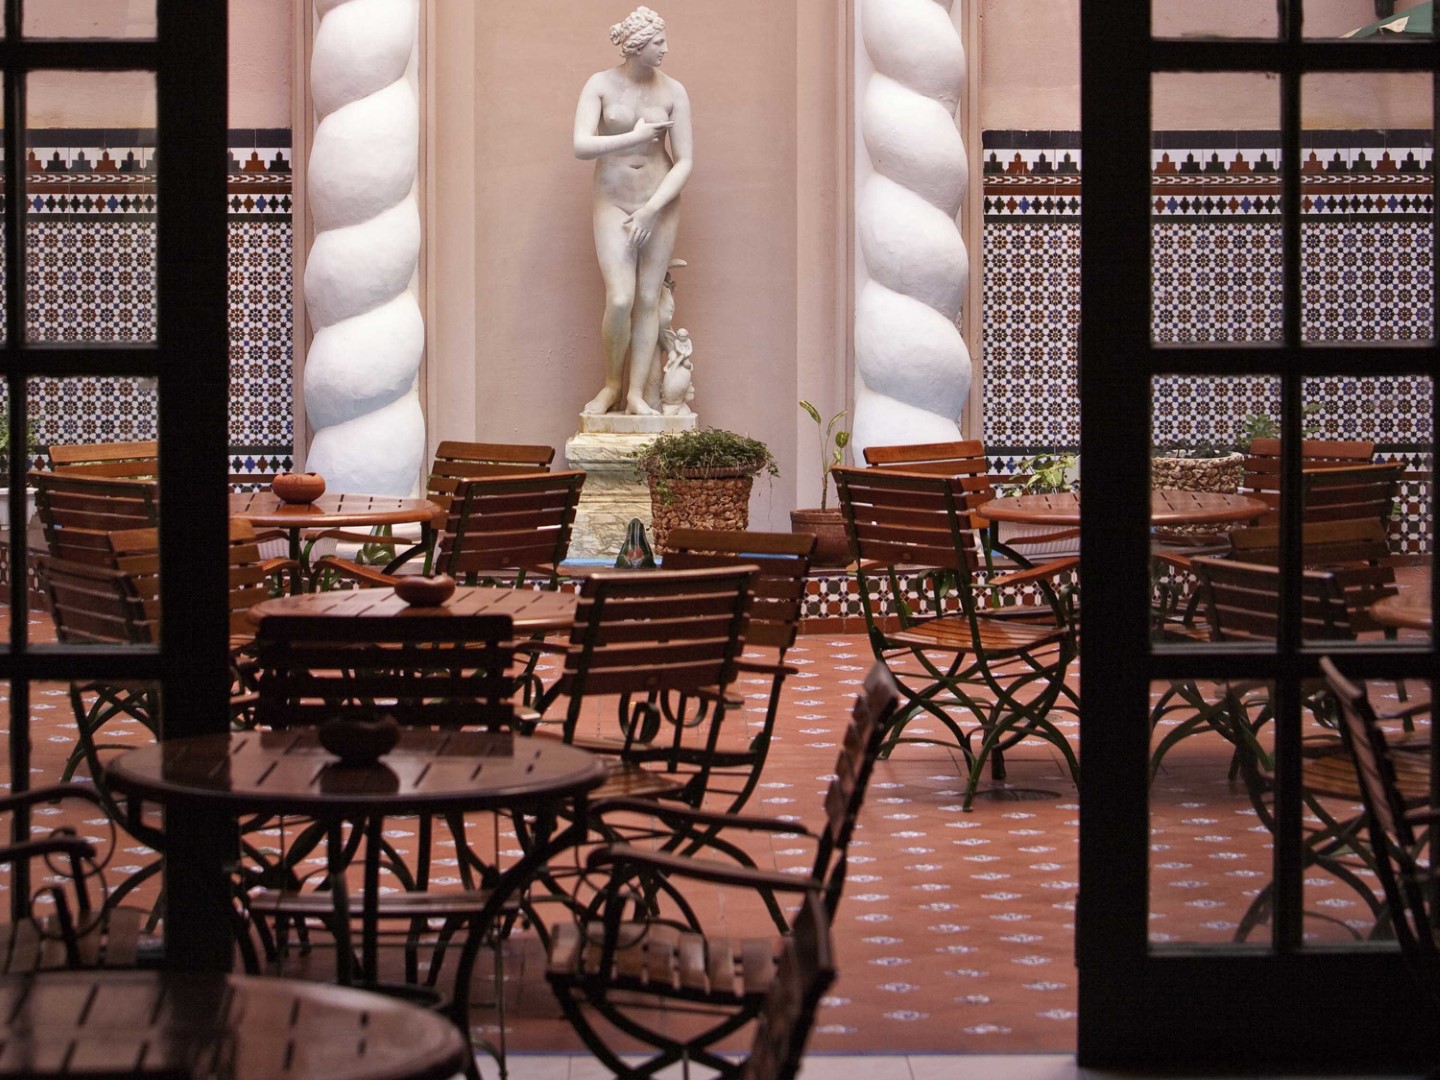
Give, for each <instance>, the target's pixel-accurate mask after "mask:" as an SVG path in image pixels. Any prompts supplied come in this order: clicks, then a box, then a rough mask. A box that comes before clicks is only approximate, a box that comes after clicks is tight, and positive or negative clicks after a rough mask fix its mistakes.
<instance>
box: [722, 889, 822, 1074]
mask: <svg viewBox="0 0 1440 1080" xmlns="http://www.w3.org/2000/svg"><path fill="white" fill-rule="evenodd" d="M832 949H833V947H832V945H831V940H830V920H829V919H828V918H826V915H825V908H824V906H823V905H822V904H821V903H820V901H819V898H818V897H816V895H815V894H814V893H805V894H804V899H803V900H802V901H801V904H800V910H799V911H798V912H797V913H796V915H795V921H794V923H793V924H792V926H791V929H790V933H789V934H788V935H787V936H786V938H785V940H784V941H783V942H782V944H781V951H780V960H779V963H778V965H777V969H776V972H775V980H774V982H772V983H771V985H770V989H769V991H768V992H767V993H766V995H765V1003H764V1005H763V1006H762V1008H761V1009H760V1014H759V1015H758V1016H757V1017H756V1022H755V1039H754V1042H753V1043H752V1044H751V1048H750V1057H749V1058H748V1059H747V1060H746V1062H745V1065H744V1068H743V1069H742V1071H741V1073H740V1075H741V1076H742V1077H744V1078H745V1080H793V1078H794V1076H795V1075H796V1073H797V1072H798V1071H799V1069H800V1058H801V1056H802V1055H803V1054H804V1052H805V1043H806V1041H807V1040H808V1039H809V1037H810V1029H811V1028H812V1027H814V1024H815V1013H816V1011H817V1010H818V1009H819V1007H820V999H821V998H822V997H823V996H824V994H825V991H826V990H828V989H829V988H830V986H831V984H832V983H833V982H834V981H835V961H834V958H833V951H832Z"/></svg>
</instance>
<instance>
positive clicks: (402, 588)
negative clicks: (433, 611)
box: [395, 574, 455, 607]
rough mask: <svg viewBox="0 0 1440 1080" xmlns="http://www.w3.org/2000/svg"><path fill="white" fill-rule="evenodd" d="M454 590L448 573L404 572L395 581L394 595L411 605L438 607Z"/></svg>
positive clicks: (453, 580) (453, 584)
mask: <svg viewBox="0 0 1440 1080" xmlns="http://www.w3.org/2000/svg"><path fill="white" fill-rule="evenodd" d="M454 592H455V579H454V578H453V577H451V576H450V575H449V574H430V575H428V576H426V575H421V574H406V575H405V576H403V577H401V578H399V579H398V580H397V581H396V582H395V595H396V596H398V597H399V598H400V599H401V600H404V601H405V603H407V604H409V605H411V606H412V607H439V606H440V605H441V604H443V603H445V601H446V600H449V599H450V597H451V596H452V595H453V594H454Z"/></svg>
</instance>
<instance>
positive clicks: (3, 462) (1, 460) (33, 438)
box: [0, 408, 40, 474]
mask: <svg viewBox="0 0 1440 1080" xmlns="http://www.w3.org/2000/svg"><path fill="white" fill-rule="evenodd" d="M25 452H26V453H27V454H29V455H30V457H31V459H32V460H33V459H34V457H35V455H37V454H38V453H39V452H40V428H39V426H38V425H37V424H36V423H35V421H34V419H31V420H30V421H29V422H28V423H27V424H26V425H25ZM9 461H10V410H9V409H8V408H0V474H4V473H5V472H7V471H8V469H9Z"/></svg>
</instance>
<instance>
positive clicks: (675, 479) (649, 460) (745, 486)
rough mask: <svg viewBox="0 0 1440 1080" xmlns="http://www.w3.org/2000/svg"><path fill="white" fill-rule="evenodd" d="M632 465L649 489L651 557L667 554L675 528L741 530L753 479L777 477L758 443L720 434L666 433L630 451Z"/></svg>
mask: <svg viewBox="0 0 1440 1080" xmlns="http://www.w3.org/2000/svg"><path fill="white" fill-rule="evenodd" d="M634 461H635V474H636V475H637V476H639V477H641V478H642V479H644V480H645V482H646V483H647V484H648V485H649V487H650V514H651V524H652V525H653V526H654V529H655V550H656V552H657V553H664V552H665V551H667V550H668V548H667V547H666V544H665V542H666V540H668V539H669V537H670V530H671V529H673V528H676V527H677V526H682V525H683V526H690V527H692V528H697V529H741V530H743V529H744V528H745V527H746V526H748V525H749V524H750V487H751V485H752V484H753V483H754V480H755V477H756V476H758V475H759V474H760V473H762V472H763V473H767V474H768V475H770V476H779V475H780V469H779V467H778V466H777V465H776V464H775V458H774V457H773V456H772V455H771V453H770V450H769V448H768V447H767V446H766V445H765V444H764V443H762V442H759V441H758V440H756V439H752V438H750V437H749V436H746V435H737V434H736V433H735V432H733V431H725V430H723V429H721V428H694V429H692V430H690V431H675V432H667V433H666V434H664V435H660V436H658V437H657V438H656V439H654V440H653V441H652V442H648V443H646V444H645V445H644V446H642V447H640V449H639V450H637V451H635V454H634Z"/></svg>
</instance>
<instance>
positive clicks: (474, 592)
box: [250, 585, 577, 634]
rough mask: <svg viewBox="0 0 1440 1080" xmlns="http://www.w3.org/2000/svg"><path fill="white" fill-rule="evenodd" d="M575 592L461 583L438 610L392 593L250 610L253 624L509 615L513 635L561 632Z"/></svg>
mask: <svg viewBox="0 0 1440 1080" xmlns="http://www.w3.org/2000/svg"><path fill="white" fill-rule="evenodd" d="M576 602H577V598H576V596H575V594H574V593H562V592H554V591H550V590H546V589H509V588H504V587H500V586H489V585H461V586H459V587H458V588H457V589H456V590H455V594H454V595H453V596H451V597H450V599H448V600H446V601H445V603H444V605H443V606H442V607H441V608H439V609H437V608H433V607H431V608H425V607H411V606H410V605H409V604H406V603H405V601H403V600H401V599H400V598H399V597H398V596H396V595H395V590H394V589H384V588H380V589H337V590H331V591H329V592H318V593H306V594H304V595H301V596H277V597H273V598H272V599H269V600H262V601H261V602H260V603H258V604H256V605H255V606H254V607H253V608H251V609H250V619H251V621H253V622H255V623H256V624H257V625H258V624H259V623H260V621H261V620H263V619H265V618H268V617H270V616H296V615H299V616H305V615H347V616H354V617H355V618H357V619H388V618H392V617H404V616H405V615H407V614H412V613H423V614H426V615H434V614H436V612H437V611H443V612H448V613H451V614H453V615H457V616H463V615H509V616H510V619H511V621H512V622H513V623H514V625H515V632H516V633H518V634H530V633H534V632H535V631H537V630H564V629H567V628H569V626H570V625H571V624H572V623H573V622H574V621H575V605H576Z"/></svg>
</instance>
